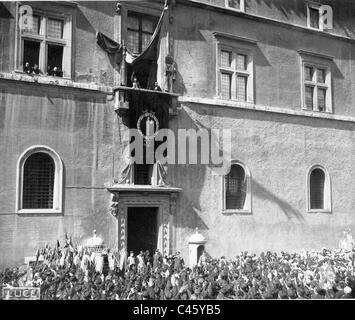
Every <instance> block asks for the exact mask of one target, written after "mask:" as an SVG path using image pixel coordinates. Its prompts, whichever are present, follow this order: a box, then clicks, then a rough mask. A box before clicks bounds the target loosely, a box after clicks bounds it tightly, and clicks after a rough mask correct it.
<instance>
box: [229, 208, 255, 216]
mask: <svg viewBox="0 0 355 320" xmlns="http://www.w3.org/2000/svg"><path fill="white" fill-rule="evenodd" d="M222 213H223V214H225V215H231V214H238V215H251V214H252V213H251V210H238V209H227V210H222Z"/></svg>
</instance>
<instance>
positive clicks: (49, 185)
mask: <svg viewBox="0 0 355 320" xmlns="http://www.w3.org/2000/svg"><path fill="white" fill-rule="evenodd" d="M54 173H55V164H54V161H53V159H52V158H51V157H50V156H49V155H48V154H46V153H43V152H38V153H35V154H33V155H31V156H30V157H29V158H28V159H27V160H26V162H25V165H24V174H23V208H24V209H52V208H53V191H54Z"/></svg>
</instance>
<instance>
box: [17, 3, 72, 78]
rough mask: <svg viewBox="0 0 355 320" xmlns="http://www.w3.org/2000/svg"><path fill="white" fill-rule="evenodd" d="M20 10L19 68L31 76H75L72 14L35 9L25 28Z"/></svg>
mask: <svg viewBox="0 0 355 320" xmlns="http://www.w3.org/2000/svg"><path fill="white" fill-rule="evenodd" d="M23 12H24V10H21V6H20V7H19V10H18V32H19V37H18V43H17V52H16V54H17V58H16V64H17V65H16V69H17V70H18V71H21V72H25V73H28V74H38V75H49V76H56V77H65V78H70V77H71V73H72V70H71V69H72V68H71V64H72V56H71V55H72V50H71V48H72V14H71V13H68V12H54V11H48V10H42V9H37V8H33V13H32V19H29V20H28V21H29V23H27V24H26V27H25V28H24V27H23V24H22V23H21V21H22V20H21V19H22V18H23Z"/></svg>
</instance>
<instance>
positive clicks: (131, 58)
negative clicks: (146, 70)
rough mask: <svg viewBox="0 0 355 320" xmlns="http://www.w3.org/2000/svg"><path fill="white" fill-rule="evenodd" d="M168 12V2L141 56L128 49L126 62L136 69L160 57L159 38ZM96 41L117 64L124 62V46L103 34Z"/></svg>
mask: <svg viewBox="0 0 355 320" xmlns="http://www.w3.org/2000/svg"><path fill="white" fill-rule="evenodd" d="M167 10H168V6H167V0H166V1H165V4H164V8H163V11H162V13H161V15H160V18H159V21H158V24H157V26H156V28H155V30H154V33H153V35H152V37H151V39H150V42H149V43H148V45H147V47H146V48H145V49H144V51H143V52H141V53H140V54H139V55H135V54H133V53H132V52H130V51H129V50H128V49H127V48H126V62H127V63H128V64H129V65H131V66H132V67H133V68H134V69H135V67H139V65H140V64H142V63H147V61H156V60H157V56H158V50H157V46H158V43H159V38H160V36H159V35H160V29H161V26H162V21H163V18H164V15H165V12H167ZM96 40H97V44H98V45H99V46H100V47H101V49H103V50H104V51H106V52H107V54H109V55H110V56H111V57H112V56H113V57H114V58H115V62H116V64H120V63H121V62H122V59H123V50H124V48H123V46H122V44H119V43H117V42H116V41H114V40H112V39H111V38H109V37H108V36H106V35H104V34H103V33H102V32H97V33H96Z"/></svg>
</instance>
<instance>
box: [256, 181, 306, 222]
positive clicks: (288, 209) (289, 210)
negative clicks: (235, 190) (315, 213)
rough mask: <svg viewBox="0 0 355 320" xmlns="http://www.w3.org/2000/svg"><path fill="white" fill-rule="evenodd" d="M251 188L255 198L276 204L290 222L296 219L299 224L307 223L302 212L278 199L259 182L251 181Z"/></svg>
mask: <svg viewBox="0 0 355 320" xmlns="http://www.w3.org/2000/svg"><path fill="white" fill-rule="evenodd" d="M251 188H252V192H253V196H254V197H257V198H260V199H263V200H267V201H270V202H272V203H274V204H276V205H277V206H278V207H279V208H280V209H281V211H282V212H283V213H284V214H285V216H286V217H287V219H289V220H293V219H296V220H298V221H299V222H302V223H304V222H305V219H304V217H303V215H302V213H301V212H300V211H298V210H297V209H295V208H293V207H292V206H291V205H290V204H289V203H288V202H287V201H286V200H284V199H282V198H280V197H278V196H277V195H275V194H274V193H272V192H270V191H269V190H267V189H266V188H265V187H264V186H262V185H261V184H260V183H259V182H258V181H256V180H254V179H251Z"/></svg>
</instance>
